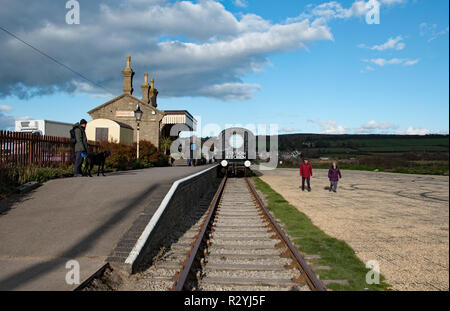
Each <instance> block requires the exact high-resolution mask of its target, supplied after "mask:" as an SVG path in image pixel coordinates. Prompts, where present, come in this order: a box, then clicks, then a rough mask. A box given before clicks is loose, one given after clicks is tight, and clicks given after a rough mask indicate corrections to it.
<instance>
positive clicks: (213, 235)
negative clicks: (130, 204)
mask: <svg viewBox="0 0 450 311" xmlns="http://www.w3.org/2000/svg"><path fill="white" fill-rule="evenodd" d="M176 231H177V232H172V234H171V235H170V236H168V237H167V238H166V242H165V243H164V245H165V247H162V248H161V249H160V251H159V253H158V254H157V255H156V256H155V257H154V258H153V259H152V262H151V264H150V265H149V267H148V268H146V269H145V271H143V272H140V273H137V274H135V275H132V276H131V277H130V278H126V279H125V280H124V282H123V284H122V285H121V286H119V287H116V288H115V287H114V286H110V288H111V289H112V290H150V291H152V290H153V291H164V290H174V291H181V290H198V291H218V290H223V291H231V290H242V291H246V290H250V291H269V290H276V291H282V290H294V291H295V290H297V291H311V290H319V291H321V290H325V288H324V286H323V285H322V283H321V282H320V281H319V280H318V278H317V277H316V275H315V274H314V273H313V271H312V270H311V269H310V268H309V266H308V265H307V263H306V262H305V260H304V259H303V257H302V256H301V255H300V254H299V252H298V251H297V249H296V247H295V246H294V245H293V244H292V243H291V241H290V240H289V238H288V237H287V236H286V235H285V234H284V232H283V230H282V229H281V228H280V227H279V225H278V224H277V222H276V221H275V219H274V218H273V217H272V216H271V214H270V213H269V211H268V210H267V209H266V207H265V205H264V203H263V201H262V200H261V198H260V197H259V195H258V193H257V192H256V189H255V188H254V186H253V184H252V183H251V182H250V181H249V180H248V179H247V178H230V179H228V178H227V177H226V176H225V177H224V178H223V179H222V181H221V183H220V185H219V188H218V190H217V192H216V193H215V194H214V193H210V194H209V195H206V196H205V197H204V198H203V199H202V200H201V201H200V202H199V204H198V205H197V206H196V207H194V208H193V209H192V210H191V212H190V214H189V215H185V217H184V219H183V222H182V224H180V226H179V227H178V228H177V230H176ZM93 288H95V286H94V287H93Z"/></svg>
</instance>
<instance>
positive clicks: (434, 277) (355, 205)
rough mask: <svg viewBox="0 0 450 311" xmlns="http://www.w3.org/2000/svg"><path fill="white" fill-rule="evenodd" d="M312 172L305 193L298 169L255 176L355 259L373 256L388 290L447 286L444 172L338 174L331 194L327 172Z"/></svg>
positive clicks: (440, 288) (446, 190) (446, 225)
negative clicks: (347, 248)
mask: <svg viewBox="0 0 450 311" xmlns="http://www.w3.org/2000/svg"><path fill="white" fill-rule="evenodd" d="M314 172H315V175H314V177H313V179H312V181H311V183H312V185H311V186H312V188H313V191H312V192H310V193H308V192H302V191H301V190H300V189H299V184H300V178H299V176H298V170H297V169H277V170H274V171H265V172H262V174H264V175H263V176H262V177H261V178H262V180H264V181H265V182H267V183H269V184H270V186H271V187H272V188H273V189H274V190H275V191H277V192H278V193H280V194H281V195H282V196H283V197H284V198H285V199H286V200H288V201H289V202H290V203H291V204H292V205H294V206H295V207H297V208H298V209H299V210H300V211H302V212H304V213H305V214H306V215H308V216H309V217H310V218H311V219H312V221H313V222H314V224H316V225H317V226H318V227H320V228H321V229H322V230H324V231H325V232H326V233H327V234H329V235H331V236H333V237H336V238H338V239H341V240H345V241H346V242H347V243H348V244H349V245H350V246H351V247H352V248H353V249H354V250H355V251H356V253H357V256H358V257H359V258H360V259H361V260H363V261H364V262H367V261H369V260H377V261H378V262H379V263H380V269H381V273H382V274H384V275H385V276H386V278H387V281H388V283H389V284H391V285H392V287H393V289H395V290H448V289H449V231H448V230H449V189H448V186H449V178H448V177H444V176H424V175H405V174H390V173H375V172H358V171H343V172H342V174H343V177H344V178H343V179H342V180H341V181H340V182H339V189H338V193H330V192H329V191H328V190H325V189H324V188H325V187H327V186H329V184H328V178H327V171H325V170H315V171H314Z"/></svg>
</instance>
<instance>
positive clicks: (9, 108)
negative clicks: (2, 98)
mask: <svg viewBox="0 0 450 311" xmlns="http://www.w3.org/2000/svg"><path fill="white" fill-rule="evenodd" d="M2 110H3V111H12V110H13V108H12V107H11V106H7V105H0V111H2Z"/></svg>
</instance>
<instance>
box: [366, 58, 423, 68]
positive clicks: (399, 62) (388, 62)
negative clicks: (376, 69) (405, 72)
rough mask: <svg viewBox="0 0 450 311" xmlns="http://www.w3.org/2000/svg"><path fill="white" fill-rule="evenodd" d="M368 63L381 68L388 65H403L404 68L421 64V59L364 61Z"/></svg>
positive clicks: (373, 59) (374, 59)
mask: <svg viewBox="0 0 450 311" xmlns="http://www.w3.org/2000/svg"><path fill="white" fill-rule="evenodd" d="M363 61H364V62H366V63H372V64H375V65H377V66H380V67H384V66H387V65H403V66H412V65H416V64H418V63H419V59H414V60H410V59H404V58H392V59H385V58H372V59H365V60H363Z"/></svg>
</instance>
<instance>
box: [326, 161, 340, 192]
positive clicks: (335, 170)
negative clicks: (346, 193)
mask: <svg viewBox="0 0 450 311" xmlns="http://www.w3.org/2000/svg"><path fill="white" fill-rule="evenodd" d="M339 178H342V175H341V171H340V170H339V167H337V164H336V162H333V165H331V167H330V169H329V170H328V179H329V180H330V183H331V184H330V191H331V190H333V191H334V192H336V191H337V186H338V181H339Z"/></svg>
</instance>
